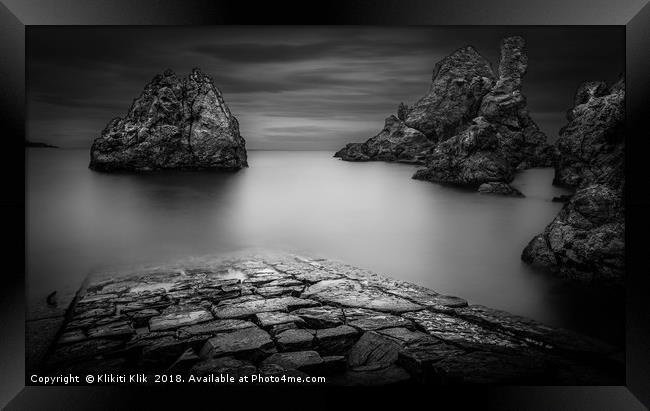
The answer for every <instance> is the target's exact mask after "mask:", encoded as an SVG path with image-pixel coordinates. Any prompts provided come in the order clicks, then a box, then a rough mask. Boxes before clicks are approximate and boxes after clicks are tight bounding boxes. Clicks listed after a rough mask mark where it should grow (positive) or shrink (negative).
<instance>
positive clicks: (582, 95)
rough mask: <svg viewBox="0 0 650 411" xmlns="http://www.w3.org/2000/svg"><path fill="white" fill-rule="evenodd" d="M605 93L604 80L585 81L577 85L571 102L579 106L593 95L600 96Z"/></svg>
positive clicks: (605, 84) (605, 85)
mask: <svg viewBox="0 0 650 411" xmlns="http://www.w3.org/2000/svg"><path fill="white" fill-rule="evenodd" d="M605 94H607V83H605V82H604V81H585V82H584V83H582V84H580V86H578V89H577V90H576V95H575V97H574V99H573V104H574V105H575V106H579V105H580V104H585V103H588V102H589V101H590V100H591V99H592V98H594V97H601V96H604V95H605Z"/></svg>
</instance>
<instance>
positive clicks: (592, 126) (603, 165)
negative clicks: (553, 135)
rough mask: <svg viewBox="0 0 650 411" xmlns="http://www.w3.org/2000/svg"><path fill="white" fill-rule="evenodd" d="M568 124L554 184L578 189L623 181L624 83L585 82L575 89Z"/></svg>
mask: <svg viewBox="0 0 650 411" xmlns="http://www.w3.org/2000/svg"><path fill="white" fill-rule="evenodd" d="M567 120H568V121H569V123H568V124H567V125H566V126H564V127H563V128H562V129H561V130H560V137H559V139H558V141H557V143H556V146H557V151H558V153H559V154H558V159H557V165H556V167H555V179H554V181H553V182H554V183H555V184H557V185H561V186H567V187H580V186H584V185H586V184H588V183H590V182H597V181H598V182H602V183H606V184H608V185H617V184H618V183H619V182H621V181H623V180H624V175H623V171H624V170H623V162H624V154H625V153H624V146H625V145H624V144H623V142H624V126H625V83H624V80H623V79H619V80H618V81H617V82H616V83H615V84H613V85H612V86H611V87H608V86H607V84H606V83H605V82H602V81H594V82H586V83H583V84H581V85H580V87H579V88H578V90H577V92H576V95H575V99H574V107H573V108H572V109H571V110H569V112H568V113H567Z"/></svg>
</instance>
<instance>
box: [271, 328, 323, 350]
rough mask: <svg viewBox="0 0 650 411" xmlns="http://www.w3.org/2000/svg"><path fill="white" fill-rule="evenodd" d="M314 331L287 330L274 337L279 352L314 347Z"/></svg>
mask: <svg viewBox="0 0 650 411" xmlns="http://www.w3.org/2000/svg"><path fill="white" fill-rule="evenodd" d="M315 334H316V332H315V331H314V330H307V329H295V328H294V329H289V330H286V331H283V332H281V333H279V334H277V335H276V336H275V338H276V343H277V346H278V349H279V350H280V351H301V350H309V349H310V348H312V347H313V346H314V345H315V340H314V335H315Z"/></svg>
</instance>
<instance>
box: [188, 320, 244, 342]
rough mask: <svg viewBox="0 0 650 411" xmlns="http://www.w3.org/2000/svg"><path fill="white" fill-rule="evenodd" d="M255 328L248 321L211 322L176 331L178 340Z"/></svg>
mask: <svg viewBox="0 0 650 411" xmlns="http://www.w3.org/2000/svg"><path fill="white" fill-rule="evenodd" d="M250 327H255V324H253V323H252V322H250V321H244V320H213V321H208V322H204V323H200V324H194V325H190V326H186V327H181V328H179V329H178V337H179V338H190V337H193V336H197V335H202V334H210V335H214V334H218V333H222V332H228V331H235V330H241V329H244V328H250Z"/></svg>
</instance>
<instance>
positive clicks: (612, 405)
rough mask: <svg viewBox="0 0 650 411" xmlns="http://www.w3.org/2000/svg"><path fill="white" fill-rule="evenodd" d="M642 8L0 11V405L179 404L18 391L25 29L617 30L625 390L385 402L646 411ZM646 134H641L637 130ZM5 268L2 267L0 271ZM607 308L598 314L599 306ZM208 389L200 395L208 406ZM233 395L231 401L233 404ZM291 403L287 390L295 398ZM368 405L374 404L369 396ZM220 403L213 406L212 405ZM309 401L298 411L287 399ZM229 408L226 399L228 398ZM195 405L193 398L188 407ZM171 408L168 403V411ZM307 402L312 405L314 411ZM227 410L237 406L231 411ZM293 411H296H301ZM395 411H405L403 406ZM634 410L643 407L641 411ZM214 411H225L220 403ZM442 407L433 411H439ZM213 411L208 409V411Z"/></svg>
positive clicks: (445, 394) (129, 0)
mask: <svg viewBox="0 0 650 411" xmlns="http://www.w3.org/2000/svg"><path fill="white" fill-rule="evenodd" d="M647 3H648V0H624V1H623V0H621V1H607V0H563V1H557V0H533V1H516V0H491V1H471V0H446V1H427V0H409V1H406V0H401V1H400V0H375V1H373V0H364V1H340V0H336V1H328V2H292V1H287V2H282V3H279V2H266V3H262V4H252V3H249V2H247V1H241V0H240V1H206V0H185V1H183V0H139V1H134V0H95V1H87V0H86V1H84V0H58V1H52V0H50V1H48V0H31V1H29V0H0V102H1V105H0V122H1V123H0V124H2V130H3V133H2V137H3V138H2V145H3V147H2V148H3V150H2V153H3V155H2V161H0V167H1V168H2V173H1V174H0V176H2V177H1V178H2V182H3V189H4V195H3V196H2V197H3V198H2V200H1V205H0V206H1V207H2V213H1V215H2V219H3V227H4V229H3V230H2V231H3V234H4V237H5V242H4V247H2V252H3V254H4V255H3V257H4V258H3V262H5V264H3V265H4V269H3V270H2V276H3V282H2V286H0V293H1V296H0V313H1V321H0V324H1V325H2V327H1V328H0V335H1V337H0V341H1V343H0V344H1V346H2V348H1V349H0V371H1V372H0V405H1V406H6V407H7V408H8V409H42V408H46V409H49V408H55V409H58V408H61V409H68V410H69V409H86V408H90V407H92V408H93V409H103V408H107V409H109V408H111V409H115V408H117V407H129V408H130V407H133V405H134V403H133V401H136V400H137V399H143V398H144V399H145V401H146V402H147V405H149V407H150V408H153V407H155V406H156V404H164V405H168V406H169V405H171V404H173V402H178V403H179V404H188V397H187V395H189V394H188V393H189V392H190V391H192V392H194V391H196V389H190V388H189V387H169V386H166V387H161V388H160V389H149V388H148V389H147V390H146V392H145V390H144V389H136V388H135V387H61V386H58V387H34V386H28V387H25V385H24V382H25V378H24V372H25V364H24V359H25V355H24V351H25V347H24V338H25V332H24V331H25V330H24V327H25V313H24V311H25V310H24V309H25V298H24V287H25V285H24V276H25V272H26V269H25V268H26V267H25V258H23V257H24V255H25V252H24V247H25V225H24V222H25V220H24V219H25V205H26V200H25V186H24V182H25V179H24V174H23V175H21V172H23V173H24V170H25V163H24V136H25V85H26V81H25V80H26V79H25V28H26V27H27V26H32V25H52V26H56V25H213V24H217V25H218V24H255V25H256V24H292V25H293V24H298V25H304V24H327V25H543V26H546V25H618V26H625V30H626V86H627V94H626V95H627V103H626V104H627V106H626V107H627V120H626V121H627V123H626V127H627V130H628V133H627V136H626V140H627V143H626V150H627V151H626V181H627V183H626V184H627V186H626V243H627V247H626V249H627V250H626V252H627V278H626V287H627V295H626V304H627V311H626V312H627V316H626V321H627V323H626V324H627V325H626V333H627V338H626V341H627V344H626V353H627V359H626V373H627V374H626V385H625V386H618V387H564V386H563V387H535V386H528V387H502V386H499V387H489V386H488V387H486V386H481V387H473V386H467V387H451V388H450V387H445V388H442V389H438V388H435V387H431V388H428V387H427V389H426V392H421V391H420V392H418V391H417V390H416V389H411V388H409V389H408V390H409V391H411V392H409V393H407V395H408V396H404V397H402V396H393V397H392V398H393V399H395V400H400V399H404V400H405V399H409V400H410V399H414V398H416V399H417V398H418V397H420V398H421V399H422V400H423V401H424V402H423V404H425V405H426V404H440V405H442V404H445V403H448V404H453V405H454V407H455V408H457V407H461V408H463V407H464V406H472V407H473V408H474V409H476V407H479V408H480V409H512V410H515V409H516V410H522V409H531V410H560V409H571V410H578V409H580V410H581V409H585V410H587V409H588V410H601V409H602V410H610V409H611V410H627V409H644V408H645V407H649V406H650V309H648V305H647V303H646V299H647V296H648V295H650V286H649V284H650V280H649V274H648V273H650V270H649V269H648V263H647V261H648V260H647V258H646V257H645V254H646V253H647V249H646V247H645V244H644V239H645V237H646V236H647V231H648V230H647V229H648V228H650V221H649V220H650V219H649V218H648V205H649V204H650V190H647V189H646V187H647V186H648V183H647V181H648V179H647V177H648V171H647V167H646V166H645V162H644V160H645V157H646V156H647V154H646V153H648V152H649V151H648V144H649V143H648V140H649V138H648V131H647V126H646V124H645V123H646V121H647V120H646V119H647V118H650V113H649V108H650V75H648V73H650V4H647ZM644 126H646V127H644ZM6 262H9V263H10V264H6ZM603 303H604V304H606V303H607V302H603ZM215 389H218V387H207V388H206V387H202V388H201V389H200V391H199V393H200V394H202V395H206V396H209V398H216V397H215V396H214V390H215ZM229 390H232V391H233V392H232V394H233V395H235V396H239V398H240V399H241V401H245V403H246V404H247V405H251V404H253V403H254V402H257V401H259V402H260V403H265V401H266V402H272V403H276V405H282V403H286V402H287V401H292V402H293V401H296V404H295V405H296V407H303V406H304V407H307V408H310V409H311V408H313V407H314V406H316V407H317V408H320V407H323V406H326V405H329V406H330V407H334V406H337V405H336V404H343V400H342V399H341V397H340V395H339V394H352V395H356V394H359V393H364V394H366V395H365V401H366V402H369V401H372V400H377V399H379V398H384V397H385V396H386V394H389V393H390V394H391V395H392V394H393V393H392V392H391V390H385V389H382V390H381V391H374V393H373V395H372V396H370V395H367V391H365V390H364V391H363V392H362V391H360V390H336V393H334V394H333V395H327V396H322V395H318V397H314V395H316V392H315V391H314V390H313V389H304V390H302V391H301V393H299V394H298V393H295V392H293V393H290V394H286V395H287V396H286V397H283V396H284V395H285V394H284V393H282V392H280V390H279V389H278V388H273V389H272V390H264V391H265V392H264V393H262V394H261V395H247V394H245V393H243V392H239V391H241V390H239V389H237V390H234V389H232V388H229ZM234 391H237V392H234ZM294 391H295V389H294ZM374 394H376V395H374ZM223 395H224V392H223V390H222V392H221V393H220V394H219V396H220V397H221V396H223ZM302 395H310V396H311V403H312V404H310V405H307V404H306V403H304V402H302V401H304V400H298V399H297V398H298V396H302ZM233 398H234V397H233ZM192 399H194V397H192ZM170 400H171V401H172V402H170ZM314 402H317V404H316V405H313V403H314ZM235 404H236V403H235ZM300 404H302V405H300ZM405 404H406V403H404V405H405ZM644 404H645V406H644ZM213 405H214V406H216V407H219V406H222V407H225V403H220V404H216V403H213ZM427 406H428V405H427ZM442 406H443V407H444V405H442ZM213 408H214V407H213Z"/></svg>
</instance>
